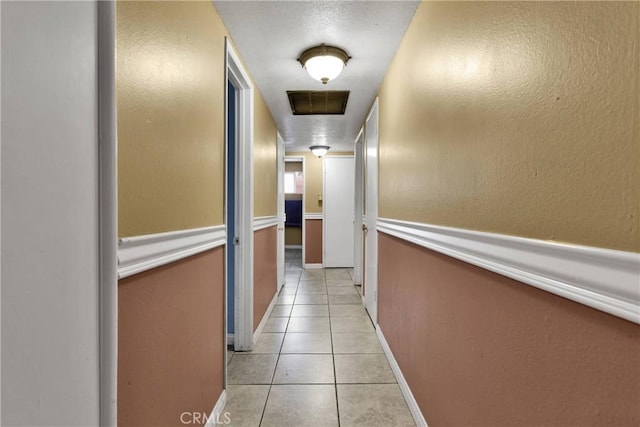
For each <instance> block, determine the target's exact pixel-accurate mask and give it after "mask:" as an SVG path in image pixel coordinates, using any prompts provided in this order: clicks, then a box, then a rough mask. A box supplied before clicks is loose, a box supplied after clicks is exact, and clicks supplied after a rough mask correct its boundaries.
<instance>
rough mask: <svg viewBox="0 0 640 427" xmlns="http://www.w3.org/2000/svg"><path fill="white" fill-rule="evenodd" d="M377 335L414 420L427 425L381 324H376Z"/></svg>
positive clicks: (420, 425) (420, 426)
mask: <svg viewBox="0 0 640 427" xmlns="http://www.w3.org/2000/svg"><path fill="white" fill-rule="evenodd" d="M376 335H377V336H378V339H379V340H380V344H381V345H382V350H383V351H384V354H385V356H387V360H388V361H389V365H391V370H392V371H393V374H394V375H395V377H396V381H398V386H399V387H400V391H402V395H403V396H404V400H406V402H407V406H409V411H411V415H412V416H413V421H414V422H415V423H416V426H418V427H427V421H426V420H425V419H424V415H422V411H420V407H419V406H418V402H416V399H415V397H413V393H411V389H410V388H409V384H407V380H405V378H404V375H402V371H401V370H400V366H399V365H398V362H397V361H396V358H395V357H393V353H392V352H391V347H389V343H387V340H386V339H385V337H384V334H383V333H382V329H380V325H376Z"/></svg>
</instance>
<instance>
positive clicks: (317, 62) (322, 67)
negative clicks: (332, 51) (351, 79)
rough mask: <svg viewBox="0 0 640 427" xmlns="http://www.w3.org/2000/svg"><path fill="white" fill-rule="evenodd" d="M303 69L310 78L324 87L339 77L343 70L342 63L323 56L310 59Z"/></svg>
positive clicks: (340, 60)
mask: <svg viewBox="0 0 640 427" xmlns="http://www.w3.org/2000/svg"><path fill="white" fill-rule="evenodd" d="M304 67H305V68H306V69H307V72H308V73H309V75H310V76H311V77H313V78H314V79H316V80H318V81H321V82H322V84H325V85H326V84H327V82H328V81H329V80H333V79H335V78H336V77H338V76H339V75H340V73H341V72H342V69H343V68H344V62H342V59H340V58H337V57H335V56H332V55H323V56H315V57H313V58H310V59H309V60H307V62H306V63H305V64H304Z"/></svg>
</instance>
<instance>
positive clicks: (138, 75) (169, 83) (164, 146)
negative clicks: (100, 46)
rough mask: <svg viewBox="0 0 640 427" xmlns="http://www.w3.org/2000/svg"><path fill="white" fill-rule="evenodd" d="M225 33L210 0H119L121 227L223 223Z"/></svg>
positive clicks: (137, 231)
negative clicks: (207, 0) (163, 0)
mask: <svg viewBox="0 0 640 427" xmlns="http://www.w3.org/2000/svg"><path fill="white" fill-rule="evenodd" d="M225 35H226V30H225V28H224V25H223V24H222V21H221V20H220V17H219V16H218V14H217V12H216V10H215V9H214V7H213V4H212V3H211V2H171V1H168V2H129V1H123V2H118V3H117V76H116V83H117V97H118V100H117V102H118V225H119V233H118V234H119V236H120V237H124V236H134V235H141V234H149V233H158V232H164V231H171V230H179V229H188V228H195V227H204V226H209V225H216V224H222V222H223V206H224V205H223V201H224V127H223V124H224V109H223V107H224V37H225Z"/></svg>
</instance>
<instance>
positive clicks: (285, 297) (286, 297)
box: [276, 294, 296, 305]
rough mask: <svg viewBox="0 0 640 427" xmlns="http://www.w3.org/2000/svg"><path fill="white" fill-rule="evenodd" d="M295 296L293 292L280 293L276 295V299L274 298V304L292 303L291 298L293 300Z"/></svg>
mask: <svg viewBox="0 0 640 427" xmlns="http://www.w3.org/2000/svg"><path fill="white" fill-rule="evenodd" d="M295 299H296V297H295V295H294V294H284V295H280V296H279V297H278V299H276V305H287V304H293V300H295Z"/></svg>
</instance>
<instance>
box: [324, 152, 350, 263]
mask: <svg viewBox="0 0 640 427" xmlns="http://www.w3.org/2000/svg"><path fill="white" fill-rule="evenodd" d="M354 177H355V164H354V160H353V156H329V157H325V158H324V198H323V202H322V204H323V207H324V209H323V211H324V220H323V224H322V225H323V229H324V233H323V234H324V244H323V247H324V257H323V264H324V267H353V198H354V187H355V179H354Z"/></svg>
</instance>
